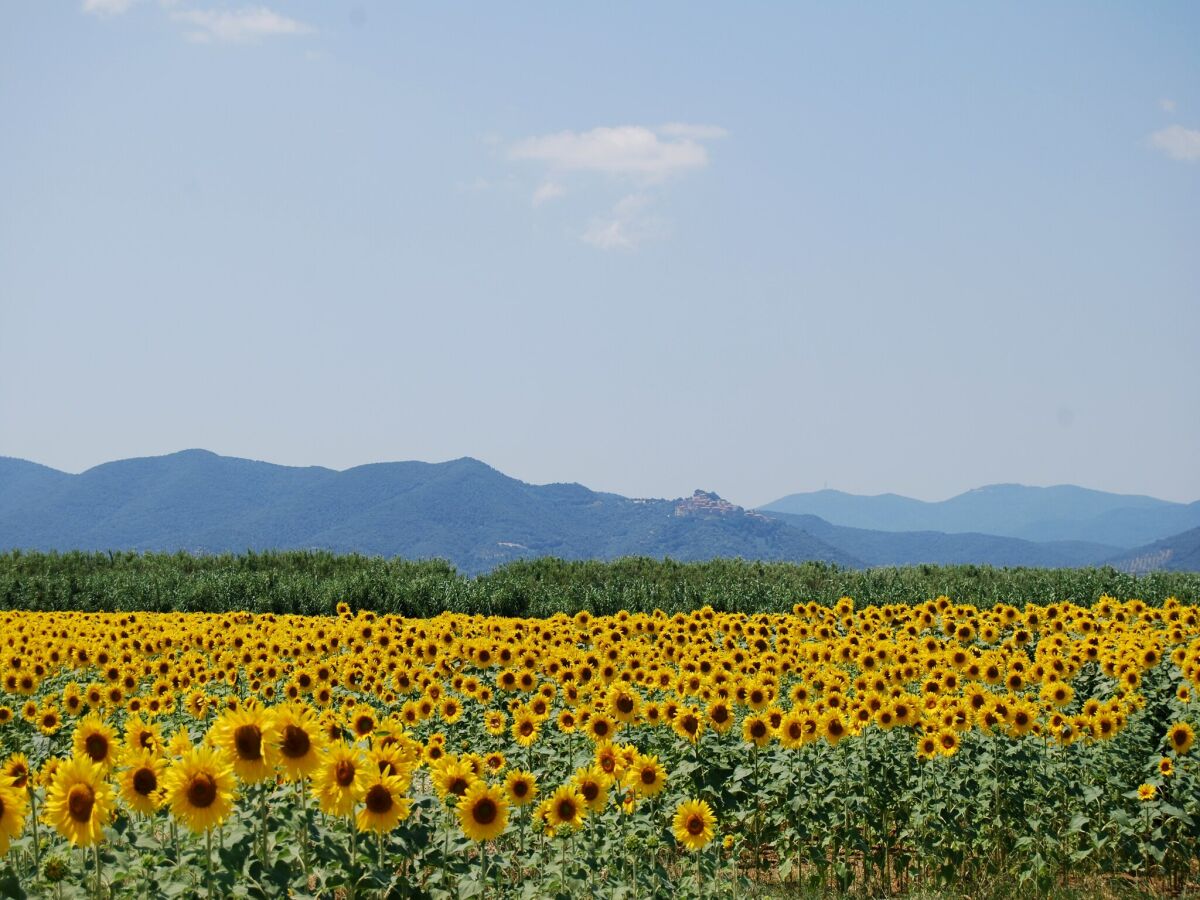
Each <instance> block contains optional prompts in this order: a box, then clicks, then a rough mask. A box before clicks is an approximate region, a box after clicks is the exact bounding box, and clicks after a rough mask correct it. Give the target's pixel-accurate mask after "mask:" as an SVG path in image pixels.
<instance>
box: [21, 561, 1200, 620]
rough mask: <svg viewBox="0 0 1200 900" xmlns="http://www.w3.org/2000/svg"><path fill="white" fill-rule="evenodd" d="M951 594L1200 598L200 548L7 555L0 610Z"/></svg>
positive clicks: (1049, 575)
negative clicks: (212, 552)
mask: <svg viewBox="0 0 1200 900" xmlns="http://www.w3.org/2000/svg"><path fill="white" fill-rule="evenodd" d="M940 594H946V595H947V596H949V597H951V598H953V599H954V600H955V601H958V602H969V603H974V604H977V605H980V606H992V605H994V604H996V603H1016V604H1023V603H1025V602H1040V603H1046V602H1050V601H1056V600H1071V601H1074V602H1076V603H1085V604H1086V603H1091V602H1093V601H1095V600H1096V599H1097V598H1098V597H1099V596H1100V595H1101V594H1108V595H1110V596H1114V597H1119V598H1121V599H1128V598H1131V597H1139V598H1141V599H1143V600H1145V601H1147V602H1150V603H1161V602H1162V600H1164V599H1165V598H1166V597H1169V596H1174V597H1177V598H1178V599H1179V600H1181V601H1183V602H1188V603H1196V602H1197V601H1200V573H1184V572H1159V573H1153V574H1149V575H1143V576H1133V575H1129V574H1126V573H1124V572H1118V571H1117V570H1115V569H1111V568H1104V569H995V568H991V567H987V566H909V567H904V568H880V569H867V570H856V569H841V568H838V567H837V566H831V565H827V564H825V563H819V562H806V563H759V562H747V561H744V560H730V559H720V560H712V561H710V562H695V563H681V562H675V561H673V560H659V559H649V558H645V557H629V558H625V559H619V560H614V561H612V562H595V561H586V562H579V561H565V560H560V559H550V558H545V559H536V560H525V561H520V562H514V563H510V564H508V565H505V566H502V567H500V568H498V569H495V570H494V571H492V572H489V573H487V574H485V575H480V576H478V577H476V578H473V579H472V578H467V577H466V576H464V575H462V574H460V573H459V572H457V571H455V569H454V568H453V567H452V566H451V565H449V564H448V563H445V562H442V561H437V560H432V561H411V560H401V559H383V558H380V557H366V556H358V555H354V554H350V555H336V554H332V553H326V552H320V551H313V552H279V553H247V554H244V555H236V556H234V555H222V556H191V555H189V554H186V553H179V554H173V555H172V554H155V553H148V554H138V553H61V554H60V553H23V552H11V553H7V554H3V555H0V609H29V610H89V611H91V610H141V611H169V610H187V611H203V612H225V611H231V610H251V611H255V612H276V613H304V614H328V613H331V612H333V610H334V608H335V607H336V605H337V604H338V603H339V602H340V601H346V602H347V603H349V604H350V605H351V606H352V607H354V608H355V609H372V610H376V611H378V612H387V613H398V614H400V615H404V616H411V617H422V616H431V615H436V614H437V613H439V612H442V611H444V610H453V611H456V612H469V613H488V614H494V615H510V616H548V615H552V614H554V613H556V612H567V613H574V612H577V611H579V610H581V609H588V610H591V611H593V612H597V613H612V612H616V611H617V610H619V609H627V610H630V611H639V610H640V611H650V610H654V609H662V610H665V611H666V612H668V613H673V612H676V611H680V610H690V609H695V608H697V607H700V606H703V605H704V604H706V603H707V604H711V605H712V606H713V607H714V608H716V609H719V610H728V611H739V612H779V611H784V610H788V609H790V608H791V607H792V604H794V603H796V602H798V601H803V602H807V601H809V600H816V601H817V602H819V603H826V604H829V603H833V602H835V601H836V600H837V599H838V598H839V597H842V596H850V597H853V598H854V599H855V600H856V601H857V602H858V603H860V604H865V603H920V602H923V601H925V600H927V599H929V598H931V597H936V596H938V595H940Z"/></svg>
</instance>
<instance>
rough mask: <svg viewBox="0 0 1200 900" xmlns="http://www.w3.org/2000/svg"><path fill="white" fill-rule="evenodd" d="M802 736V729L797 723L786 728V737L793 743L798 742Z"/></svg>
mask: <svg viewBox="0 0 1200 900" xmlns="http://www.w3.org/2000/svg"><path fill="white" fill-rule="evenodd" d="M803 735H804V729H803V728H801V727H800V723H799V722H793V723H792V724H791V725H789V726H788V737H790V738H791V739H792V740H793V741H795V740H799V739H800V738H801V737H803Z"/></svg>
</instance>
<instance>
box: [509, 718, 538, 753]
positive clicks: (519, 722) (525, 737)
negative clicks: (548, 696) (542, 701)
mask: <svg viewBox="0 0 1200 900" xmlns="http://www.w3.org/2000/svg"><path fill="white" fill-rule="evenodd" d="M512 736H513V740H515V741H516V742H517V743H518V744H519V745H520V746H522V747H529V746H531V745H532V744H533V743H534V742H535V741H537V739H538V723H537V718H536V717H535V716H534V715H533V714H532V713H531V712H529V710H527V709H520V710H518V711H517V712H516V714H515V715H513V723H512Z"/></svg>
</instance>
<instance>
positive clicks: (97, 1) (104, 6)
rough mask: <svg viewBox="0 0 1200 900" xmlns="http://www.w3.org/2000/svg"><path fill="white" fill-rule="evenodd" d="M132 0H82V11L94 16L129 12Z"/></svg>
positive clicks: (117, 14)
mask: <svg viewBox="0 0 1200 900" xmlns="http://www.w3.org/2000/svg"><path fill="white" fill-rule="evenodd" d="M133 3H134V0H83V11H84V12H85V13H91V14H92V15H94V16H119V15H120V14H121V13H124V12H129V7H131V6H133Z"/></svg>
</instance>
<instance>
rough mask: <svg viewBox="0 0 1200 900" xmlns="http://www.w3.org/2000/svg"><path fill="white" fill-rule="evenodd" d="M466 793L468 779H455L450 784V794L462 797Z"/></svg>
mask: <svg viewBox="0 0 1200 900" xmlns="http://www.w3.org/2000/svg"><path fill="white" fill-rule="evenodd" d="M466 792H467V779H465V778H455V779H454V780H453V781H452V782H450V793H452V794H454V795H455V796H456V797H461V796H462V795H463V794H465V793H466Z"/></svg>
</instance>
